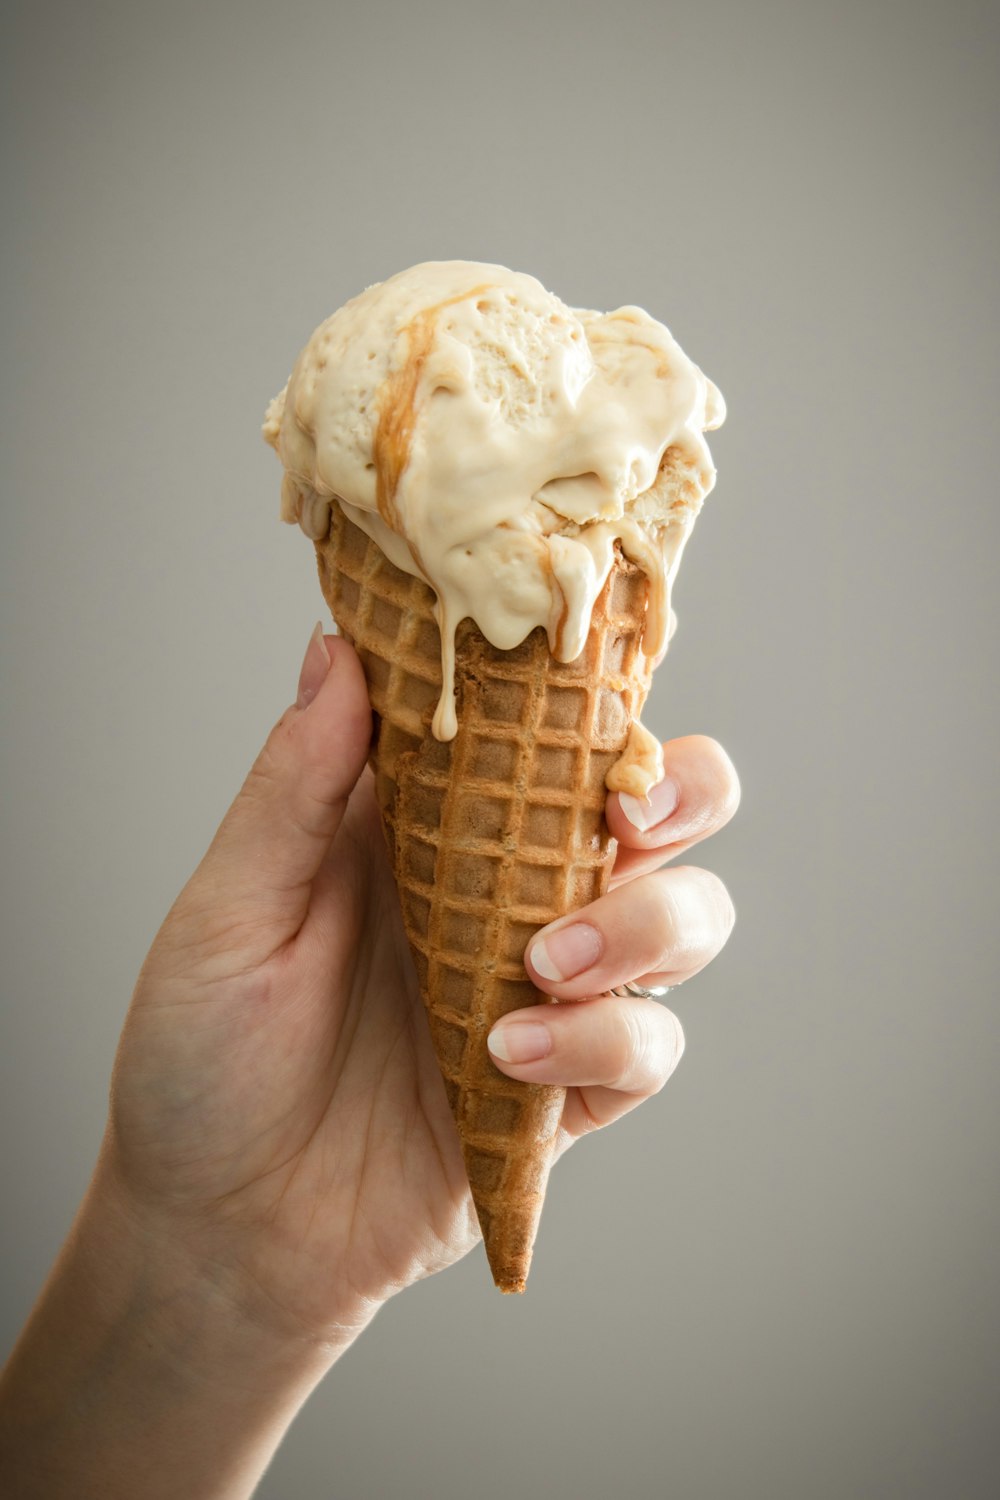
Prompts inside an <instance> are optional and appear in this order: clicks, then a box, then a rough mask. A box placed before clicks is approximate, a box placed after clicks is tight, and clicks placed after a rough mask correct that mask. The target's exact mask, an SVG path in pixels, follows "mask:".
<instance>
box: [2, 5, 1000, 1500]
mask: <svg viewBox="0 0 1000 1500" xmlns="http://www.w3.org/2000/svg"><path fill="white" fill-rule="evenodd" d="M996 18H997V12H996V8H995V7H994V6H991V5H989V4H986V3H982V4H971V3H965V0H951V3H949V4H947V5H945V4H943V3H941V4H937V5H928V4H923V3H909V4H890V3H875V4H872V3H865V4H862V3H841V4H838V5H815V4H808V3H793V0H771V3H763V4H748V3H740V0H731V3H728V4H725V3H724V4H709V3H705V4H692V3H685V4H683V5H679V6H666V5H663V4H657V3H654V0H648V3H643V0H615V3H613V4H610V5H603V4H602V5H597V4H589V3H586V4H576V5H570V4H551V3H550V4H546V3H544V0H532V3H522V0H511V3H508V4H504V5H501V4H499V3H496V4H491V5H484V4H481V3H477V0H466V3H464V4H460V3H445V0H440V3H436V4H432V5H428V4H419V3H414V4H411V5H401V4H399V5H387V4H383V3H374V0H370V3H368V4H367V5H365V6H364V7H363V8H362V7H360V6H357V7H355V6H347V5H343V4H336V3H326V4H319V3H315V4H307V3H296V0H290V3H288V4H286V5H284V6H283V7H278V6H275V5H274V4H268V5H264V4H257V3H253V4H243V5H237V4H222V5H220V4H215V5H213V4H208V5H204V4H198V5H194V4H189V3H180V4H179V3H173V4H171V5H157V6H149V5H146V4H128V5H126V4H120V3H108V4H76V5H68V4H65V5H62V6H59V5H46V6H28V5H14V6H7V7H5V12H4V20H5V31H6V41H7V49H6V50H7V57H6V62H5V67H6V68H7V69H8V70H9V81H8V83H7V84H5V87H4V93H5V96H6V99H7V105H6V107H7V110H8V118H7V120H6V122H5V128H4V140H5V152H6V160H5V184H4V188H3V199H2V201H3V204H4V212H3V236H4V262H5V276H4V302H3V331H4V346H5V350H6V361H5V364H6V368H5V372H4V389H3V414H4V422H3V425H4V438H5V441H4V445H3V447H4V458H3V464H4V489H3V579H2V590H0V610H2V630H0V644H2V650H3V662H4V669H3V670H4V698H5V704H6V709H5V736H4V741H5V744H4V794H5V795H4V813H3V818H4V823H3V880H4V886H3V899H2V903H0V913H2V924H3V930H2V936H0V942H2V948H0V951H2V953H3V1013H2V1014H3V1037H2V1043H3V1049H2V1078H0V1085H2V1112H3V1121H2V1125H3V1139H4V1142H5V1147H4V1150H3V1152H2V1202H3V1205H4V1211H3V1216H2V1217H3V1228H2V1237H3V1243H2V1259H3V1267H4V1270H3V1299H2V1309H0V1314H2V1327H0V1339H2V1341H3V1342H4V1345H5V1347H6V1345H7V1344H8V1343H9V1341H10V1340H12V1339H13V1337H14V1336H15V1333H16V1330H17V1328H18V1326H19V1325H20V1323H21V1321H22V1319H23V1317H24V1316H25V1314H26V1312H27V1309H28V1307H29V1305H30V1303H31V1301H32V1299H33V1297H34V1296H35V1294H36V1292H37V1289H38V1287H39V1285H40V1282H41V1279H42V1277H43V1275H44V1272H45V1270H46V1268H47V1266H48V1264H49V1262H50V1260H51V1258H52V1256H53V1254H54V1252H55V1250H56V1248H57V1246H58V1244H59V1242H60V1240H61V1238H62V1236H63V1234H64V1233H65V1231H66V1228H67V1225H68V1222H69V1219H70V1216H71V1213H72V1210H73V1207H74V1205H75V1203H76V1202H77V1200H78V1197H79V1195H80V1193H81V1190H82V1189H83V1186H84V1184H85V1182H86V1180H87V1176H88V1172H89V1169H90V1165H91V1162H92V1158H93V1155H94V1151H95V1148H96V1146H97V1142H98V1139H99V1135H100V1131H101V1125H102V1118H103V1113H104V1108H105V1090H106V1084H107V1079H108V1072H109V1066H110V1060H111V1056H112V1051H113V1047H114V1043H115V1038H116V1036H117V1032H118V1029H119V1026H120V1023H121V1019H122V1015H123V1013H124V1009H125V1006H126V1004H127V1001H128V996H129V992H130V989H131V986H132V982H133V979H134V976H135V973H136V971H137V968H138V965H139V963H140V961H141V958H142V956H143V953H144V951H145V949H146V947H147V945H148V943H149V941H150V939H151V938H152V935H153V933H154V931H155V929H156V927H157V926H158V924H159V921H160V919H161V918H162V916H163V914H164V912H165V910H166V908H167V906H168V904H169V902H170V901H171V899H172V898H173V896H174V894H175V892H176V891H177V889H178V887H179V886H180V884H181V883H182V882H183V880H184V879H185V877H186V875H187V873H188V872H189V871H190V870H191V868H192V867H193V865H194V863H195V862H196V860H197V858H198V857H199V855H200V853H201V851H202V849H203V846H204V845H205V844H206V842H207V840H208V838H209V836H210V833H211V831H212V829H213V828H214V826H215V824H216V822H217V820H218V818H219V817H220V815H221V813H222V812H223V810H224V808H225V806H226V804H227V802H228V800H229V798H230V796H231V794H232V793H233V792H234V791H235V789H236V787H237V785H238V783H239V781H240V780H241V778H242V775H243V773H244V771H245V769H246V768H247V766H248V764H249V762H250V760H251V759H252V757H253V755H254V753H255V751H256V748H257V746H258V744H259V742H260V741H261V740H262V738H263V736H264V734H265V732H266V730H267V729H268V727H269V724H270V722H271V721H272V720H273V719H274V718H275V717H276V716H277V715H278V713H279V712H280V710H281V709H282V707H283V705H284V704H285V703H286V702H287V701H288V700H289V699H290V697H291V696H292V694H293V692H294V684H295V678H296V673H297V669H298V665H299V659H300V657H301V654H302V651H303V650H304V647H305V642H306V638H307V636H308V634H309V631H310V629H311V627H312V624H313V623H314V621H315V619H316V618H317V616H318V615H319V613H320V599H319V594H318V589H317V587H316V585H315V583H314V579H313V571H312V560H311V550H310V549H309V548H308V546H307V545H306V544H305V543H304V542H303V540H302V538H301V537H300V536H298V535H297V534H296V533H295V532H294V531H292V530H291V529H288V528H283V527H281V526H280V525H279V523H278V521H277V491H278V479H279V472H278V467H277V464H276V463H275V461H274V458H273V455H271V454H270V453H269V452H268V451H267V450H266V449H265V448H264V446H263V444H262V443H261V441H260V439H259V436H258V427H259V422H260V419H261V416H262V413H263V410H264V407H265V404H266V402H267V400H268V398H269V397H270V396H271V395H272V394H273V393H274V392H275V391H276V390H277V389H278V387H279V386H280V385H281V383H282V381H283V380H284V377H285V375H286V373H287V371H288V368H289V366H290V364H291V361H292V359H293V357H294V355H295V353H296V352H297V350H298V348H299V346H300V344H301V343H302V342H303V341H304V339H305V337H306V336H307V335H308V333H309V332H310V330H311V329H312V327H313V325H314V324H315V323H316V322H318V321H319V320H320V318H321V317H323V316H325V315H326V314H327V313H328V312H330V311H332V310H333V308H334V307H336V306H337V305H338V304H339V303H340V302H342V301H343V300H344V299H345V298H347V297H348V296H350V295H352V294H353V293H355V292H356V291H358V290H360V289H361V288H362V287H363V286H364V285H366V284H367V283H369V282H371V281H373V280H376V279H379V278H381V277H382V276H384V275H386V274H389V273H391V272H393V271H395V270H398V269H401V268H402V267H404V266H407V265H409V264H411V263H412V262H414V261H417V260H422V259H426V258H438V257H440V258H447V257H452V256H458V257H466V258H474V259H490V260H499V261H502V262H505V263H507V264H510V265H513V266H515V267H518V268H521V269H525V270H530V271H532V272H534V273H535V274H536V275H538V276H539V277H540V278H541V279H542V280H543V281H544V282H545V283H546V284H547V285H549V286H550V287H552V288H553V289H554V290H555V291H557V292H559V293H560V294H561V295H562V296H563V297H564V298H565V299H566V300H568V301H569V302H571V303H576V304H582V305H585V306H597V307H614V306H616V305H618V304H620V303H622V302H638V303H640V304H642V305H644V306H646V307H647V308H649V309H650V310H651V311H652V312H654V313H655V314H656V315H658V316H660V317H661V318H663V319H664V321H666V322H667V323H668V324H669V325H670V326H671V328H672V329H673V331H674V333H675V334H676V335H677V337H678V338H679V339H680V341H681V343H682V344H683V345H684V347H685V348H686V349H687V350H688V351H689V353H690V354H691V355H692V356H693V357H694V358H695V359H696V360H697V361H698V362H699V363H701V364H702V365H703V367H704V368H705V369H706V370H707V371H708V372H709V373H710V374H711V375H712V376H713V377H714V378H715V379H716V381H717V382H718V384H719V385H720V386H721V388H722V390H723V391H724V393H725V395H726V397H727V399H728V402H729V409H730V417H729V421H728V423H727V425H726V427H725V429H724V430H723V431H722V432H721V433H720V434H718V435H717V437H716V439H715V442H714V444H713V447H714V452H715V455H716V458H717V462H718V465H719V470H720V480H719V485H718V488H717V489H716V491H715V494H714V495H713V496H712V497H711V499H710V501H709V503H708V505H707V506H706V509H705V512H704V514H703V517H702V519H701V521H700V522H699V526H698V529H697V532H696V534H695V538H694V541H693V543H692V545H691V546H690V548H689V549H688V553H687V556H686V559H685V564H684V567H683V569H682V574H681V580H680V584H679V587H678V591H677V603H678V606H679V612H680V619H681V626H680V633H679V635H678V637H677V639H676V642H675V645H674V649H673V651H672V653H671V658H670V660H669V662H668V664H667V667H666V669H665V670H664V672H663V673H662V674H661V678H662V680H661V681H660V683H659V685H658V686H657V688H656V692H655V698H654V708H653V711H652V713H651V714H650V716H649V717H650V719H651V722H652V723H653V724H654V725H655V726H656V727H657V728H658V729H659V730H660V731H661V732H662V733H663V734H664V735H667V734H676V733H686V732H691V731H695V730H703V731H706V732H710V733H712V734H715V735H717V736H718V737H719V738H720V739H721V740H722V741H723V742H724V743H726V744H727V746H728V747H729V749H730V751H731V752H732V754H733V756H734V758H735V760H736V762H737V764H738V766H739V768H740V770H741V772H742V776H743V781H744V787H745V798H744V805H743V810H742V813H741V815H740V817H739V819H738V821H737V822H736V823H735V824H733V825H732V827H731V828H730V829H728V830H727V831H726V832H725V833H724V834H723V835H721V836H720V837H719V838H718V839H716V840H715V841H714V843H713V844H712V846H711V847H707V848H706V849H705V850H704V853H703V856H701V857H702V858H703V860H704V862H705V863H707V864H709V865H711V867H712V868H713V869H715V870H717V871H718V872H719V873H720V874H721V875H722V876H723V878H724V879H725V880H726V881H727V883H728V884H729V886H730V888H731V890H732V892H733V894H734V897H735V901H736V905H737V908H738V911H739V918H740V920H739V923H738V926H737V930H736V933H735V935H734V937H733V939H732V942H731V944H730V946H729V948H728V950H727V951H726V953H725V954H724V955H723V956H722V957H721V958H720V959H719V960H718V962H717V963H716V964H714V965H713V966H712V968H711V970H710V971H709V972H706V973H705V974H704V975H703V976H702V977H700V978H699V979H697V980H696V981H695V982H693V983H692V984H691V985H690V986H689V987H687V988H686V989H685V990H684V991H683V992H682V993H681V994H680V995H679V996H678V997H676V998H677V1006H676V1008H677V1010H678V1012H679V1014H680V1015H681V1017H682V1019H683V1021H684V1023H685V1026H686V1029H687V1035H688V1053H687V1056H686V1058H685V1061H684V1063H683V1066H682V1067H681V1069H680V1071H679V1073H678V1075H677V1076H676V1078H675V1079H674V1081H673V1082H672V1083H671V1085H670V1087H669V1089H668V1090H667V1091H666V1092H665V1093H664V1094H663V1095H661V1096H660V1097H659V1098H658V1099H656V1100H655V1101H653V1102H652V1103H651V1104H649V1105H648V1106H647V1107H645V1108H644V1109H643V1110H641V1111H639V1112H638V1113H637V1114H636V1115H634V1116H632V1117H631V1118H629V1119H628V1120H627V1121H625V1122H624V1123H622V1124H621V1125H620V1126H618V1127H616V1128H615V1129H614V1130H611V1131H608V1132H606V1133H605V1134H604V1135H602V1136H601V1137H599V1138H595V1139H593V1140H591V1141H589V1142H586V1143H585V1144H584V1145H583V1146H581V1147H580V1148H578V1149H577V1150H576V1151H574V1152H572V1153H571V1154H570V1156H569V1157H568V1158H567V1160H566V1162H565V1163H564V1164H563V1165H562V1166H561V1167H560V1168H559V1171H558V1173H557V1174H556V1176H555V1177H554V1179H553V1182H552V1185H551V1189H550V1194H549V1203H548V1206H547V1210H546V1215H545V1220H544V1225H543V1231H542V1236H541V1240H540V1244H539V1247H538V1251H537V1255H536V1262H535V1269H534V1271H533V1274H532V1282H531V1287H530V1291H529V1293H528V1295H527V1296H526V1297H525V1298H524V1299H523V1300H521V1301H511V1300H509V1299H501V1298H500V1297H498V1296H496V1295H495V1294H494V1293H493V1292H492V1291H491V1289H490V1286H489V1281H488V1277H487V1273H486V1268H485V1265H484V1263H483V1261H482V1259H481V1256H480V1255H479V1254H476V1255H474V1256H472V1257H471V1258H470V1259H469V1260H467V1261H466V1262H464V1263H463V1264H462V1265H461V1266H459V1267H458V1268H456V1269H455V1270H453V1271H451V1272H449V1273H448V1274H447V1275H444V1276H441V1277H438V1278H437V1279H435V1280H434V1281H432V1282H429V1283H426V1284H424V1285H422V1286H420V1287H417V1288H416V1289H414V1290H412V1291H411V1292H409V1293H407V1294H406V1295H404V1296H403V1297H401V1298H399V1299H397V1300H396V1301H395V1302H394V1303H393V1304H392V1305H390V1306H389V1307H388V1308H387V1309H386V1310H385V1311H384V1312H383V1313H382V1315H381V1316H380V1317H379V1318H378V1320H377V1321H376V1323H375V1325H374V1326H373V1328H372V1329H371V1330H370V1331H369V1332H368V1333H367V1334H366V1335H365V1337H364V1338H363V1339H362V1341H361V1342H360V1344H359V1345H358V1346H357V1348H356V1349H355V1350H354V1351H353V1352H352V1353H351V1354H350V1355H349V1356H348V1357H347V1358H346V1359H345V1360H344V1361H343V1362H342V1363H341V1364H340V1365H339V1366H338V1367H337V1368H336V1369H335V1370H334V1372H333V1373H332V1375H331V1376H330V1378H329V1379H328V1380H327V1381H326V1382H325V1384H324V1385H323V1386H322V1387H321V1388H320V1390H319V1391H318V1392H317V1393H316V1395H315V1396H314V1397H313V1399H312V1401H311V1402H310V1403H309V1405H308V1407H307V1408H306V1409H305V1411H304V1412H303V1413H302V1415H301V1417H300V1418H299V1420H298V1422H297V1424H296V1425H295V1427H294V1429H293V1430H292V1432H291V1434H290V1436H289V1438H288V1440H287V1442H286V1444H285V1446H284V1448H283V1449H282V1451H281V1452H280V1454H279V1456H278V1458H277V1460H276V1462H275V1463H274V1465H273V1468H272V1470H271V1472H270V1474H269V1476H268V1477H267V1479H266V1480H265V1482H264V1484H263V1486H262V1489H261V1491H260V1493H261V1495H262V1496H264V1497H267V1500H278V1497H281V1500H298V1497H303V1500H305V1497H314V1496H322V1497H326V1496H337V1497H349V1500H361V1497H386V1496H401V1495H407V1496H416V1497H423V1496H432V1495H433V1496H436V1497H441V1500H466V1497H470V1496H477V1497H479V1496H481V1497H484V1500H492V1497H500V1496H507V1495H509V1494H511V1493H523V1494H527V1495H531V1496H536V1495H537V1496H542V1495H562V1494H574V1495H577V1496H580V1497H601V1500H604V1497H606V1496H608V1495H615V1496H622V1497H633V1496H635V1497H639V1496H643V1497H644V1496H649V1495H658V1494H669V1495H670V1496H671V1497H676V1500H729V1497H740V1500H746V1497H758V1496H759V1497H762V1500H765V1497H766V1500H786V1497H787V1500H793V1497H794V1500H799V1497H803V1496H808V1497H812V1500H826V1497H831V1500H841V1497H846V1496H852V1497H853V1496H866V1497H867V1496H877V1497H894V1496H901V1497H902V1496H905V1497H908V1500H913V1497H925V1496H926V1497H940V1496H944V1495H947V1496H949V1497H950V1496H961V1497H976V1496H980V1495H982V1496H986V1495H993V1494H995V1493H996V1492H997V1487H998V1486H1000V1456H998V1453H997V1440H996V1438H995V1436H994V1430H993V1427H992V1424H993V1423H994V1422H995V1417H996V1403H997V1397H998V1393H1000V1392H998V1383H997V1373H998V1372H997V1338H996V1332H997V1328H996V1312H997V1301H998V1295H997V1285H996V1247H997V1241H998V1235H997V1231H998V1210H997V1205H998V1194H997V1180H996V1178H997V1173H996V1167H995V1154H996V1146H997V1136H998V1131H997V1124H998V1121H997V1084H996V1080H997V1071H998V1063H1000V1056H998V1028H997V1020H996V1011H997V1000H996V995H997V988H996V983H995V978H994V977H993V976H994V974H995V958H996V948H997V931H998V927H1000V920H998V916H997V913H996V910H995V904H996V867H995V861H994V837H991V831H990V823H991V821H992V819H993V816H994V812H995V803H996V799H995V790H996V780H997V770H996V758H997V757H996V748H997V728H998V726H997V717H996V713H995V709H994V706H993V705H992V704H991V681H990V679H991V677H992V673H991V672H990V671H989V669H990V668H991V667H992V665H993V659H994V655H995V652H994V647H993V644H992V638H991V627H992V626H993V625H994V623H995V596H996V583H995V553H996V548H997V544H998V540H1000V538H998V532H997V522H996V476H997V472H998V467H1000V465H998V458H1000V455H998V453H997V442H996V428H997V419H996V394H997V374H998V370H997V363H998V359H997V349H998V338H997V334H998V329H997V319H996V312H997V285H996V267H997V264H998V261H1000V256H998V250H1000V246H998V238H1000V236H998V227H1000V224H998V209H997V203H998V195H997V188H998V181H997V160H996V154H995V153H996V136H997V124H998V120H997V107H996V95H995V92H994V90H995V85H996V78H997V63H998V49H997V41H998V31H997V19H996Z"/></svg>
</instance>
